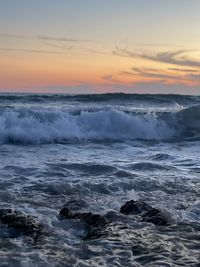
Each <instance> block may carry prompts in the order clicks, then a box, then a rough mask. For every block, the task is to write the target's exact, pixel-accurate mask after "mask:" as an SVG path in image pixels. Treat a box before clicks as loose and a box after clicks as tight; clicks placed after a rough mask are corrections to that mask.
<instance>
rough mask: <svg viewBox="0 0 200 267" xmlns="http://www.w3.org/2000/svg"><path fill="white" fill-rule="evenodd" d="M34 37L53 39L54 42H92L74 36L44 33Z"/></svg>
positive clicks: (46, 39)
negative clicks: (56, 35) (67, 36)
mask: <svg viewBox="0 0 200 267" xmlns="http://www.w3.org/2000/svg"><path fill="white" fill-rule="evenodd" d="M36 38H37V39H38V40H42V41H55V42H70V43H77V42H78V43H79V42H93V41H91V40H84V39H74V38H66V37H55V36H45V35H38V36H37V37H36Z"/></svg>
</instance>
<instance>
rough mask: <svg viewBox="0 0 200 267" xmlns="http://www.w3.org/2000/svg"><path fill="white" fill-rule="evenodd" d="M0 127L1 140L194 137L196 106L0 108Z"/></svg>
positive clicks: (199, 123) (199, 128) (198, 123)
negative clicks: (174, 108)
mask: <svg viewBox="0 0 200 267" xmlns="http://www.w3.org/2000/svg"><path fill="white" fill-rule="evenodd" d="M0 126H1V127H0V142H1V143H9V142H11V143H36V144H37V143H51V142H64V141H67V140H105V139H110V140H134V139H143V140H165V139H173V138H181V139H182V138H186V137H187V138H194V137H196V138H198V137H199V134H200V107H199V106H194V107H190V108H187V109H183V110H181V111H177V112H174V111H173V112H154V111H151V112H150V111H148V112H146V111H144V110H143V111H140V112H136V111H134V112H130V111H124V110H123V111H122V110H116V109H110V110H104V109H103V108H102V110H97V111H92V112H91V111H79V113H76V112H73V113H72V112H70V111H66V110H58V109H57V110H55V109H41V110H35V109H16V108H13V109H5V110H3V111H1V113H0Z"/></svg>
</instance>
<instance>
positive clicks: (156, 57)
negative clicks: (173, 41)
mask: <svg viewBox="0 0 200 267" xmlns="http://www.w3.org/2000/svg"><path fill="white" fill-rule="evenodd" d="M189 52H191V51H188V50H177V51H165V52H159V53H156V54H150V53H138V52H133V51H130V50H128V49H121V48H118V47H116V48H115V50H114V51H113V52H112V54H113V55H117V56H122V57H129V58H143V59H146V60H151V61H156V62H161V63H167V64H171V65H177V66H186V67H200V61H199V60H195V59H190V58H189V57H188V56H187V54H188V53H189Z"/></svg>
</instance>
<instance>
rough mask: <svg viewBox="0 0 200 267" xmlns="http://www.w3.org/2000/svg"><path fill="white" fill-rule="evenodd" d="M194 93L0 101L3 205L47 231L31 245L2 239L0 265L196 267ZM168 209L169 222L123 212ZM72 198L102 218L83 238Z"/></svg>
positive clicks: (7, 97) (198, 134) (199, 238)
mask: <svg viewBox="0 0 200 267" xmlns="http://www.w3.org/2000/svg"><path fill="white" fill-rule="evenodd" d="M199 196H200V97H198V96H178V95H126V94H104V95H77V96H72V95H71V96H70V95H26V94H17V95H14V94H13V95H12V94H1V95H0V208H12V209H14V210H17V211H21V212H23V213H25V214H30V215H32V216H35V218H37V220H38V221H39V222H40V223H42V224H44V225H45V227H46V228H47V229H48V234H47V235H45V236H44V238H43V239H42V240H41V241H40V242H38V243H36V244H33V243H32V242H30V240H29V238H28V237H26V236H23V235H21V236H19V237H12V236H9V235H7V234H5V231H6V229H5V225H1V224H0V259H1V260H0V266H67V267H68V266H69V267H71V266H75V267H79V266H80V267H88V266H94V267H96V266H103V267H106V266H136V267H138V266H147V267H151V266H191V267H192V266H196V267H197V266H200V263H199V262H200V257H199V255H200V199H199ZM131 199H133V200H142V201H145V202H146V203H148V204H149V205H151V206H152V207H156V208H158V209H160V210H161V211H163V212H165V213H166V214H168V215H169V217H170V218H171V219H172V221H173V223H172V225H170V226H165V227H164V226H163V227H161V226H160V227H159V226H155V225H153V224H152V223H144V222H140V221H138V220H137V219H135V218H133V217H132V216H125V215H123V214H120V212H119V210H120V207H121V206H122V205H123V204H124V203H125V202H126V201H128V200H131ZM68 201H77V202H78V203H80V209H81V210H84V211H90V212H93V213H95V214H101V215H106V216H108V217H109V218H110V219H111V221H112V223H111V224H110V225H109V227H108V229H107V230H106V232H107V233H106V234H105V235H103V236H102V237H99V238H96V239H92V240H85V239H84V236H85V235H86V229H85V225H84V224H83V223H82V222H81V221H79V220H75V219H73V220H62V221H61V220H59V216H58V214H59V211H60V209H61V208H62V206H63V205H65V204H66V203H67V202H68Z"/></svg>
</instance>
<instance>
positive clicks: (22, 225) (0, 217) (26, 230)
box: [0, 209, 45, 241]
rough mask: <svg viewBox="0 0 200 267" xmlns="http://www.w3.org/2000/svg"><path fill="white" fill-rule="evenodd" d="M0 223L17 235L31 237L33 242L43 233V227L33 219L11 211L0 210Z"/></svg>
mask: <svg viewBox="0 0 200 267" xmlns="http://www.w3.org/2000/svg"><path fill="white" fill-rule="evenodd" d="M0 222H1V223H2V224H4V225H6V226H7V227H8V228H11V229H14V230H15V231H16V233H17V234H23V235H29V236H31V237H32V238H33V240H34V241H37V240H38V239H40V237H41V236H42V235H43V234H44V233H45V228H44V226H43V225H42V224H39V223H38V222H36V220H35V219H34V217H32V216H30V215H26V214H23V213H21V212H19V211H14V210H12V209H0Z"/></svg>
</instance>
